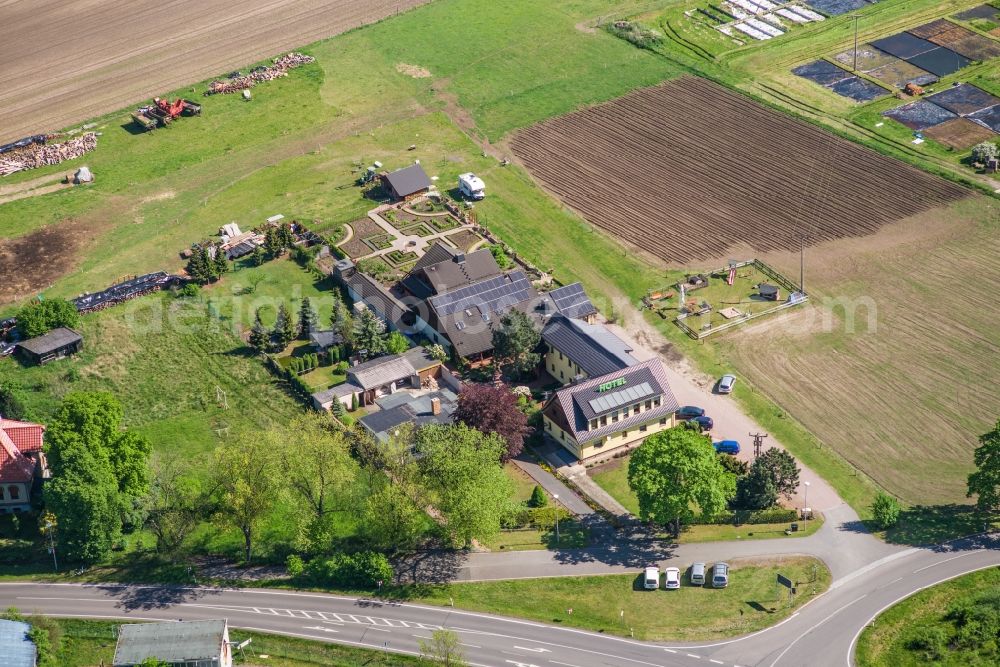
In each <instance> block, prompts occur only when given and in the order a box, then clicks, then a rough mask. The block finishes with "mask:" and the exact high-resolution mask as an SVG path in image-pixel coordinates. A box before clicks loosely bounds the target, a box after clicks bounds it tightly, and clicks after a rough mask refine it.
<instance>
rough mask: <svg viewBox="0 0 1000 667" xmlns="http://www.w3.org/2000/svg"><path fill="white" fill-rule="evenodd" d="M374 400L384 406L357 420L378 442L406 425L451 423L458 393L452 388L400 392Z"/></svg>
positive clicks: (383, 440) (386, 438) (385, 439)
mask: <svg viewBox="0 0 1000 667" xmlns="http://www.w3.org/2000/svg"><path fill="white" fill-rule="evenodd" d="M375 402H376V403H377V404H378V406H379V408H381V409H380V410H378V411H377V412H373V413H371V414H369V415H365V416H364V417H362V418H361V419H359V420H358V423H359V424H361V426H363V427H364V429H365V430H366V431H368V432H369V433H371V434H372V435H373V436H374V437H375V439H377V440H378V441H379V442H386V441H387V440H389V438H390V437H391V435H392V432H393V431H394V430H395V429H397V428H399V427H400V426H402V425H403V424H414V425H415V426H426V425H428V424H450V423H451V415H452V413H453V412H454V411H455V407H456V406H457V404H458V396H457V395H456V394H455V392H453V391H451V390H450V389H441V390H439V391H435V392H431V393H420V394H413V393H411V392H404V391H401V392H397V393H395V394H392V395H390V396H383V397H381V398H378V399H376V401H375Z"/></svg>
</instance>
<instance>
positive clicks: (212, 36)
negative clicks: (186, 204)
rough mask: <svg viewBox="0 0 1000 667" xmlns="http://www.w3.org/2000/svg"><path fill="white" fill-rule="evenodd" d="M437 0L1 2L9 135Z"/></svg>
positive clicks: (2, 103) (4, 120) (48, 127)
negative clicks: (429, 0) (430, 0)
mask: <svg viewBox="0 0 1000 667" xmlns="http://www.w3.org/2000/svg"><path fill="white" fill-rule="evenodd" d="M427 1H428V0H243V2H238V3H234V2H232V1H231V0H130V1H129V2H120V1H118V0H79V1H77V2H63V1H62V0H32V1H31V2H23V1H21V0H0V63H3V67H0V143H3V142H4V141H7V140H12V139H17V138H19V137H21V136H24V135H27V134H34V133H36V132H47V131H54V130H58V129H60V128H62V127H65V126H67V125H70V124H72V123H76V122H79V121H81V120H84V119H87V118H91V117H93V116H97V115H100V114H102V113H106V112H110V111H115V110H117V109H120V108H122V107H124V106H127V105H130V104H134V103H137V102H139V101H141V100H143V99H145V98H148V97H152V96H153V95H157V94H163V93H165V92H167V91H169V90H171V89H173V88H177V87H179V86H183V85H185V84H188V83H191V82H192V81H198V80H200V79H204V78H207V77H210V76H213V75H220V74H224V73H226V72H229V71H231V70H233V69H236V68H239V67H243V66H245V65H247V64H249V63H252V62H255V61H258V60H262V59H264V58H267V57H270V56H274V55H277V54H278V53H280V52H281V51H285V50H289V49H292V48H295V47H299V46H302V45H304V44H309V43H310V42H314V41H316V40H319V39H322V38H324V37H329V36H331V35H335V34H337V33H341V32H344V31H345V30H349V29H351V28H355V27H357V26H359V25H363V24H365V23H371V22H374V21H377V20H379V19H381V18H384V17H386V16H389V15H391V14H394V13H396V12H398V11H404V10H407V9H410V8H411V7H414V6H417V5H421V4H424V3H425V2H427Z"/></svg>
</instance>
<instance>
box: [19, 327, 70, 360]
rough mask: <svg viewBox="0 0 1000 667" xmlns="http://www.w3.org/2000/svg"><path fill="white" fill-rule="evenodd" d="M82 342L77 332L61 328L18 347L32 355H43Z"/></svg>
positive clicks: (30, 339) (31, 339)
mask: <svg viewBox="0 0 1000 667" xmlns="http://www.w3.org/2000/svg"><path fill="white" fill-rule="evenodd" d="M82 340H83V336H81V335H80V334H78V333H77V332H76V331H73V330H72V329H69V328H67V327H59V328H57V329H53V330H52V331H50V332H48V333H46V334H42V335H41V336H36V337H35V338H29V339H28V340H26V341H24V342H22V343H18V347H21V348H24V349H25V350H27V351H28V352H31V353H32V354H36V355H43V354H48V353H49V352H54V351H56V350H59V349H62V348H64V347H66V346H67V345H74V344H76V343H79V342H80V341H82Z"/></svg>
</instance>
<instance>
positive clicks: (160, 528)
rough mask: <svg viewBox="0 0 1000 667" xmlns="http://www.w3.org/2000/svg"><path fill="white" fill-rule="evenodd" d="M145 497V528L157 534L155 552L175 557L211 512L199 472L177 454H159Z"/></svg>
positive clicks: (155, 460)
mask: <svg viewBox="0 0 1000 667" xmlns="http://www.w3.org/2000/svg"><path fill="white" fill-rule="evenodd" d="M151 468H152V471H153V481H152V483H151V485H150V489H149V494H148V495H147V496H146V498H145V514H146V528H147V529H148V530H149V531H150V532H151V533H153V535H154V536H155V537H156V552H157V553H158V554H160V555H162V556H168V557H171V558H176V556H177V555H178V554H179V552H180V550H181V548H182V546H183V544H184V540H185V539H186V538H187V537H188V535H190V534H191V531H193V530H194V529H195V528H196V527H197V526H198V523H199V522H200V521H201V519H202V517H203V516H205V515H206V514H209V513H210V511H209V510H208V509H207V505H208V502H207V499H206V498H205V497H204V494H203V493H202V490H201V487H200V485H199V483H198V480H197V476H196V475H195V474H193V472H194V471H193V470H192V469H191V468H190V467H189V466H185V465H183V464H182V463H180V462H179V460H178V459H177V458H176V457H170V456H167V457H157V458H154V459H153V463H152V466H151Z"/></svg>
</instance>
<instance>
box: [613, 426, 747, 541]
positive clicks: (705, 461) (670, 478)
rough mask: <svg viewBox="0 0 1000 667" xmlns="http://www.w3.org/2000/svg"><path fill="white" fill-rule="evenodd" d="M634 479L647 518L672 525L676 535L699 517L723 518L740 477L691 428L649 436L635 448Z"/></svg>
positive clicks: (631, 472) (630, 470)
mask: <svg viewBox="0 0 1000 667" xmlns="http://www.w3.org/2000/svg"><path fill="white" fill-rule="evenodd" d="M628 483H629V486H630V487H631V488H632V490H633V491H634V492H635V494H636V496H637V497H638V499H639V516H640V518H642V519H643V520H644V521H652V522H654V523H657V524H660V525H663V526H667V525H672V528H673V531H674V534H677V533H679V532H680V527H681V524H682V523H684V522H689V521H691V520H692V519H693V518H694V517H695V509H697V510H698V512H699V513H700V514H701V516H702V517H704V518H711V517H714V516H717V515H718V514H719V513H720V512H722V511H723V510H724V509H725V508H726V503H727V502H728V501H729V499H730V498H732V497H733V494H734V493H735V491H736V489H735V486H736V484H735V480H734V478H733V475H732V474H731V473H728V472H726V471H725V470H724V469H723V468H722V466H721V465H720V464H719V460H718V459H717V458H716V455H715V448H714V447H712V441H711V440H710V439H709V438H708V437H707V436H704V435H702V434H700V433H696V432H695V431H692V430H689V429H686V428H671V429H667V430H665V431H660V432H659V433H656V434H654V435H652V436H650V437H648V438H646V441H645V442H644V443H642V444H641V445H639V447H638V448H637V449H636V450H635V451H634V452H632V456H631V458H630V460H629V466H628Z"/></svg>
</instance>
